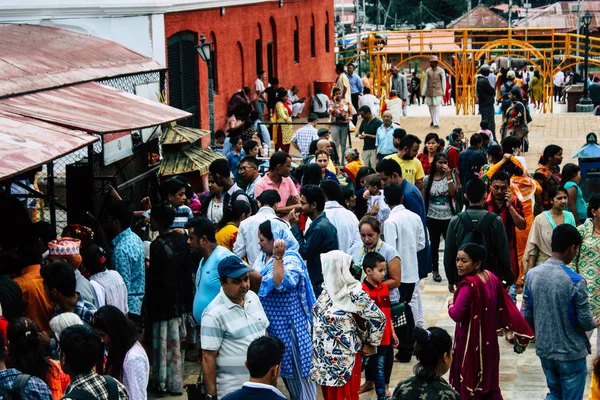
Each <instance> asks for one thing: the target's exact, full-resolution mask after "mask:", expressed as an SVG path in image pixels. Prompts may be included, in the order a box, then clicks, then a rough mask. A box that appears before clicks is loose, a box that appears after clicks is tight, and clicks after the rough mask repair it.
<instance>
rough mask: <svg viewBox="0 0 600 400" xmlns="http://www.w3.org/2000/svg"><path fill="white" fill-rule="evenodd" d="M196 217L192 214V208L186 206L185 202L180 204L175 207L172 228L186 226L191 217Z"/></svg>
mask: <svg viewBox="0 0 600 400" xmlns="http://www.w3.org/2000/svg"><path fill="white" fill-rule="evenodd" d="M192 218H194V214H192V209H191V208H189V207H188V206H186V205H185V204H184V205H182V206H179V207H177V208H176V209H175V219H174V220H173V223H172V224H171V229H174V228H181V229H183V228H185V224H187V223H188V221H189V220H190V219H192Z"/></svg>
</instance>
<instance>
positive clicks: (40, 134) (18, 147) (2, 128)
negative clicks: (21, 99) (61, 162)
mask: <svg viewBox="0 0 600 400" xmlns="http://www.w3.org/2000/svg"><path fill="white" fill-rule="evenodd" d="M96 140H98V138H97V137H96V136H92V135H89V134H87V133H85V132H82V131H76V130H71V129H67V128H63V127H60V126H57V125H53V124H49V123H46V122H43V121H39V120H36V119H32V118H27V117H23V116H20V115H15V114H11V113H6V112H2V111H0V180H1V179H6V178H10V177H12V176H15V175H18V174H21V173H23V172H26V171H29V170H31V169H34V168H36V167H39V166H40V165H43V164H46V163H48V162H49V161H52V160H55V159H57V158H59V157H61V156H63V155H65V154H69V153H71V152H73V151H75V150H78V149H80V148H82V147H85V146H87V145H89V144H91V143H94V142H95V141H96Z"/></svg>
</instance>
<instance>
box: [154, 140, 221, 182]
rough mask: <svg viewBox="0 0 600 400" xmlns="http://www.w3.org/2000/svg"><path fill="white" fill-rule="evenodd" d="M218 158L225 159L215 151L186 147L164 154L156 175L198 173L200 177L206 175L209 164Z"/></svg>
mask: <svg viewBox="0 0 600 400" xmlns="http://www.w3.org/2000/svg"><path fill="white" fill-rule="evenodd" d="M219 158H226V157H225V156H224V155H222V154H219V153H217V152H215V151H212V150H208V149H202V148H200V147H196V146H194V147H188V148H186V149H183V150H181V151H178V152H173V153H164V154H163V159H162V161H161V163H160V169H159V171H158V174H159V175H160V176H170V175H178V174H185V173H186V172H194V171H198V172H199V173H200V175H204V174H208V167H209V166H210V163H211V162H213V161H214V160H217V159H219Z"/></svg>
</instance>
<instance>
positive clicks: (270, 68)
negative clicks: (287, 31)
mask: <svg viewBox="0 0 600 400" xmlns="http://www.w3.org/2000/svg"><path fill="white" fill-rule="evenodd" d="M269 22H270V24H271V41H270V42H269V43H267V73H268V75H269V80H271V78H273V77H275V76H277V26H276V25H275V19H274V18H273V17H271V18H269Z"/></svg>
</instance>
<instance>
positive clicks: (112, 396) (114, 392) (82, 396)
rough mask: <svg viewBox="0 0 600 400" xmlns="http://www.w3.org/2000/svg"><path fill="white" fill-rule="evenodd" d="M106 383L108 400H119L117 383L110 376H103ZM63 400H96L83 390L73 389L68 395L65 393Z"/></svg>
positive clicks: (96, 399)
mask: <svg viewBox="0 0 600 400" xmlns="http://www.w3.org/2000/svg"><path fill="white" fill-rule="evenodd" d="M104 381H105V382H106V390H107V391H108V400H119V387H118V386H117V381H116V380H115V378H113V377H112V376H108V375H104ZM63 399H73V400H98V398H97V397H96V396H94V395H93V394H91V393H90V392H88V391H87V390H85V389H74V390H71V391H70V392H69V393H65V396H64V397H63Z"/></svg>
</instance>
